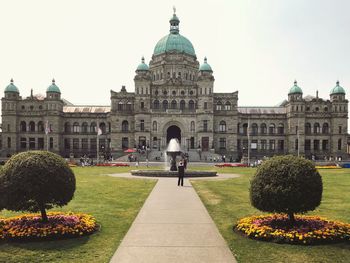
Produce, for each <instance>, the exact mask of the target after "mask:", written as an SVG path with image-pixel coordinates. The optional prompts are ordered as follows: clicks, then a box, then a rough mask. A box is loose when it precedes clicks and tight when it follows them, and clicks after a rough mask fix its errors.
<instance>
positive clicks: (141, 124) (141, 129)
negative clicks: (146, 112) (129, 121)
mask: <svg viewBox="0 0 350 263" xmlns="http://www.w3.org/2000/svg"><path fill="white" fill-rule="evenodd" d="M140 131H145V121H144V120H141V123H140Z"/></svg>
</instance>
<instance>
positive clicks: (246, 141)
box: [243, 140, 248, 150]
mask: <svg viewBox="0 0 350 263" xmlns="http://www.w3.org/2000/svg"><path fill="white" fill-rule="evenodd" d="M247 149H248V140H243V150H247Z"/></svg>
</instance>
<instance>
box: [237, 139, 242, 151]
mask: <svg viewBox="0 0 350 263" xmlns="http://www.w3.org/2000/svg"><path fill="white" fill-rule="evenodd" d="M240 149H241V140H239V139H238V140H237V150H240Z"/></svg>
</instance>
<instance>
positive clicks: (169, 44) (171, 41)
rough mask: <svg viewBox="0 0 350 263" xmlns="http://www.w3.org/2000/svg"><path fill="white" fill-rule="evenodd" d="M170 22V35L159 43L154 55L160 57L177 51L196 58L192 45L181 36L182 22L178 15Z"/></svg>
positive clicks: (174, 15)
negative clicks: (180, 25)
mask: <svg viewBox="0 0 350 263" xmlns="http://www.w3.org/2000/svg"><path fill="white" fill-rule="evenodd" d="M169 22H170V34H169V35H166V36H165V37H163V38H162V39H161V40H159V41H158V43H157V45H156V46H155V48H154V51H153V55H159V54H163V53H166V52H169V51H177V52H183V53H186V54H188V55H191V56H196V53H195V51H194V48H193V45H192V43H191V42H190V41H189V40H188V39H187V38H186V37H184V36H181V35H180V34H179V23H180V20H179V18H178V17H177V16H176V14H173V16H172V17H171V18H170V21H169Z"/></svg>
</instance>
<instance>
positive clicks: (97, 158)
mask: <svg viewBox="0 0 350 263" xmlns="http://www.w3.org/2000/svg"><path fill="white" fill-rule="evenodd" d="M98 128H99V125H98V121H97V122H96V131H97V137H96V147H97V149H96V163H99V159H100V158H99V148H100V147H99V139H98V136H99V135H98Z"/></svg>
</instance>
